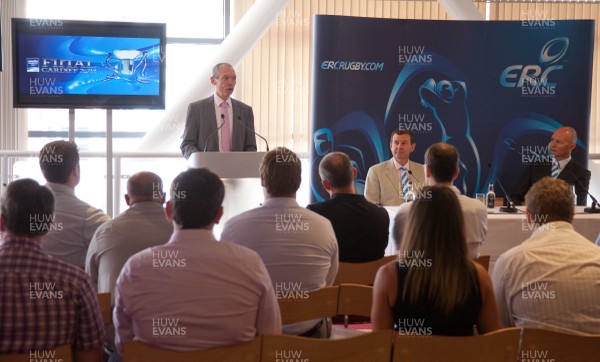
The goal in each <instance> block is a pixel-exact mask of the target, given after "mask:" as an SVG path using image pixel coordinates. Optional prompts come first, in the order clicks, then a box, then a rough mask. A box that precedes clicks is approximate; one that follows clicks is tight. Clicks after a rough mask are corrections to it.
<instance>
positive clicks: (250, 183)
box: [188, 152, 265, 239]
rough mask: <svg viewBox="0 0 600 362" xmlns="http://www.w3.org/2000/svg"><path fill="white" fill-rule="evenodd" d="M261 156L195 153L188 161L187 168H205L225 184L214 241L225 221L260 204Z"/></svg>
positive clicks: (261, 200) (233, 153)
mask: <svg viewBox="0 0 600 362" xmlns="http://www.w3.org/2000/svg"><path fill="white" fill-rule="evenodd" d="M264 155H265V152H196V153H193V154H192V155H191V156H190V158H189V159H188V168H203V167H205V168H208V169H209V170H211V171H212V172H214V173H216V174H217V175H218V176H219V177H220V178H221V180H222V181H223V184H225V199H224V200H223V217H222V218H221V221H220V222H219V224H217V225H215V228H214V230H213V232H214V234H215V237H216V238H217V239H220V237H221V231H222V230H223V226H224V225H225V223H226V222H227V220H229V219H230V218H231V217H233V216H235V215H238V214H240V213H242V212H244V211H247V210H250V209H253V208H255V207H259V206H260V205H261V203H262V202H263V200H264V197H263V192H262V186H261V184H260V172H259V167H260V163H261V162H262V159H263V157H264Z"/></svg>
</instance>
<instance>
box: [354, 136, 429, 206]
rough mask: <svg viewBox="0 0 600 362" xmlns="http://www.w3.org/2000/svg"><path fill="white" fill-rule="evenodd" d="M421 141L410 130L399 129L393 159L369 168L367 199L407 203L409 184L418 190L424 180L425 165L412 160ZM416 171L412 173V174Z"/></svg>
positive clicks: (392, 144)
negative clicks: (417, 142) (405, 200)
mask: <svg viewBox="0 0 600 362" xmlns="http://www.w3.org/2000/svg"><path fill="white" fill-rule="evenodd" d="M415 147H417V144H416V143H415V139H414V136H413V134H412V133H411V132H409V131H407V130H399V129H395V130H394V131H393V132H392V135H391V137H390V152H391V153H392V158H390V159H389V160H387V161H383V162H380V163H378V164H376V165H373V166H371V167H370V168H369V171H368V172H367V179H366V181H365V198H366V199H367V200H369V201H370V202H372V203H374V204H378V205H384V206H398V205H401V204H402V203H404V195H406V193H407V192H408V186H409V183H412V184H413V186H414V189H415V190H418V189H420V188H421V186H422V185H420V183H421V182H423V176H424V175H423V165H421V164H420V163H416V162H413V161H410V160H409V156H410V154H411V153H412V152H413V151H414V150H415ZM411 173H412V174H411Z"/></svg>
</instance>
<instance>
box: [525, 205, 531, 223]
mask: <svg viewBox="0 0 600 362" xmlns="http://www.w3.org/2000/svg"><path fill="white" fill-rule="evenodd" d="M525 215H526V216H527V223H528V224H531V223H532V220H531V219H532V218H533V217H532V215H531V211H529V209H528V208H527V207H526V208H525Z"/></svg>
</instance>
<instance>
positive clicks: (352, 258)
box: [307, 194, 390, 263]
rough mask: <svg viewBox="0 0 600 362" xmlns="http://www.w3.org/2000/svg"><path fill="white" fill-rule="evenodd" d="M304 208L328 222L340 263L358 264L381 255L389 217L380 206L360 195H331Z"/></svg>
mask: <svg viewBox="0 0 600 362" xmlns="http://www.w3.org/2000/svg"><path fill="white" fill-rule="evenodd" d="M307 208H308V209H309V210H312V211H314V212H316V213H317V214H320V215H322V216H324V217H325V218H327V219H329V221H330V222H331V225H332V226H333V231H334V232H335V237H336V239H337V242H338V249H339V253H340V256H339V260H340V262H346V263H362V262H366V261H371V260H377V259H380V258H382V257H383V256H384V254H385V248H386V247H387V244H388V234H389V226H390V217H389V215H388V212H387V211H386V210H385V209H384V208H383V207H381V206H377V205H375V204H372V203H370V202H369V201H367V199H365V197H364V196H363V195H352V194H335V195H333V197H332V198H331V199H329V200H327V201H323V202H317V203H314V204H310V205H308V206H307Z"/></svg>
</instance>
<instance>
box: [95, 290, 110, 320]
mask: <svg viewBox="0 0 600 362" xmlns="http://www.w3.org/2000/svg"><path fill="white" fill-rule="evenodd" d="M96 296H97V297H98V304H99V305H100V313H101V314H102V321H103V322H104V325H105V326H107V325H110V324H112V301H111V297H112V296H111V293H98V294H96Z"/></svg>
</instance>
